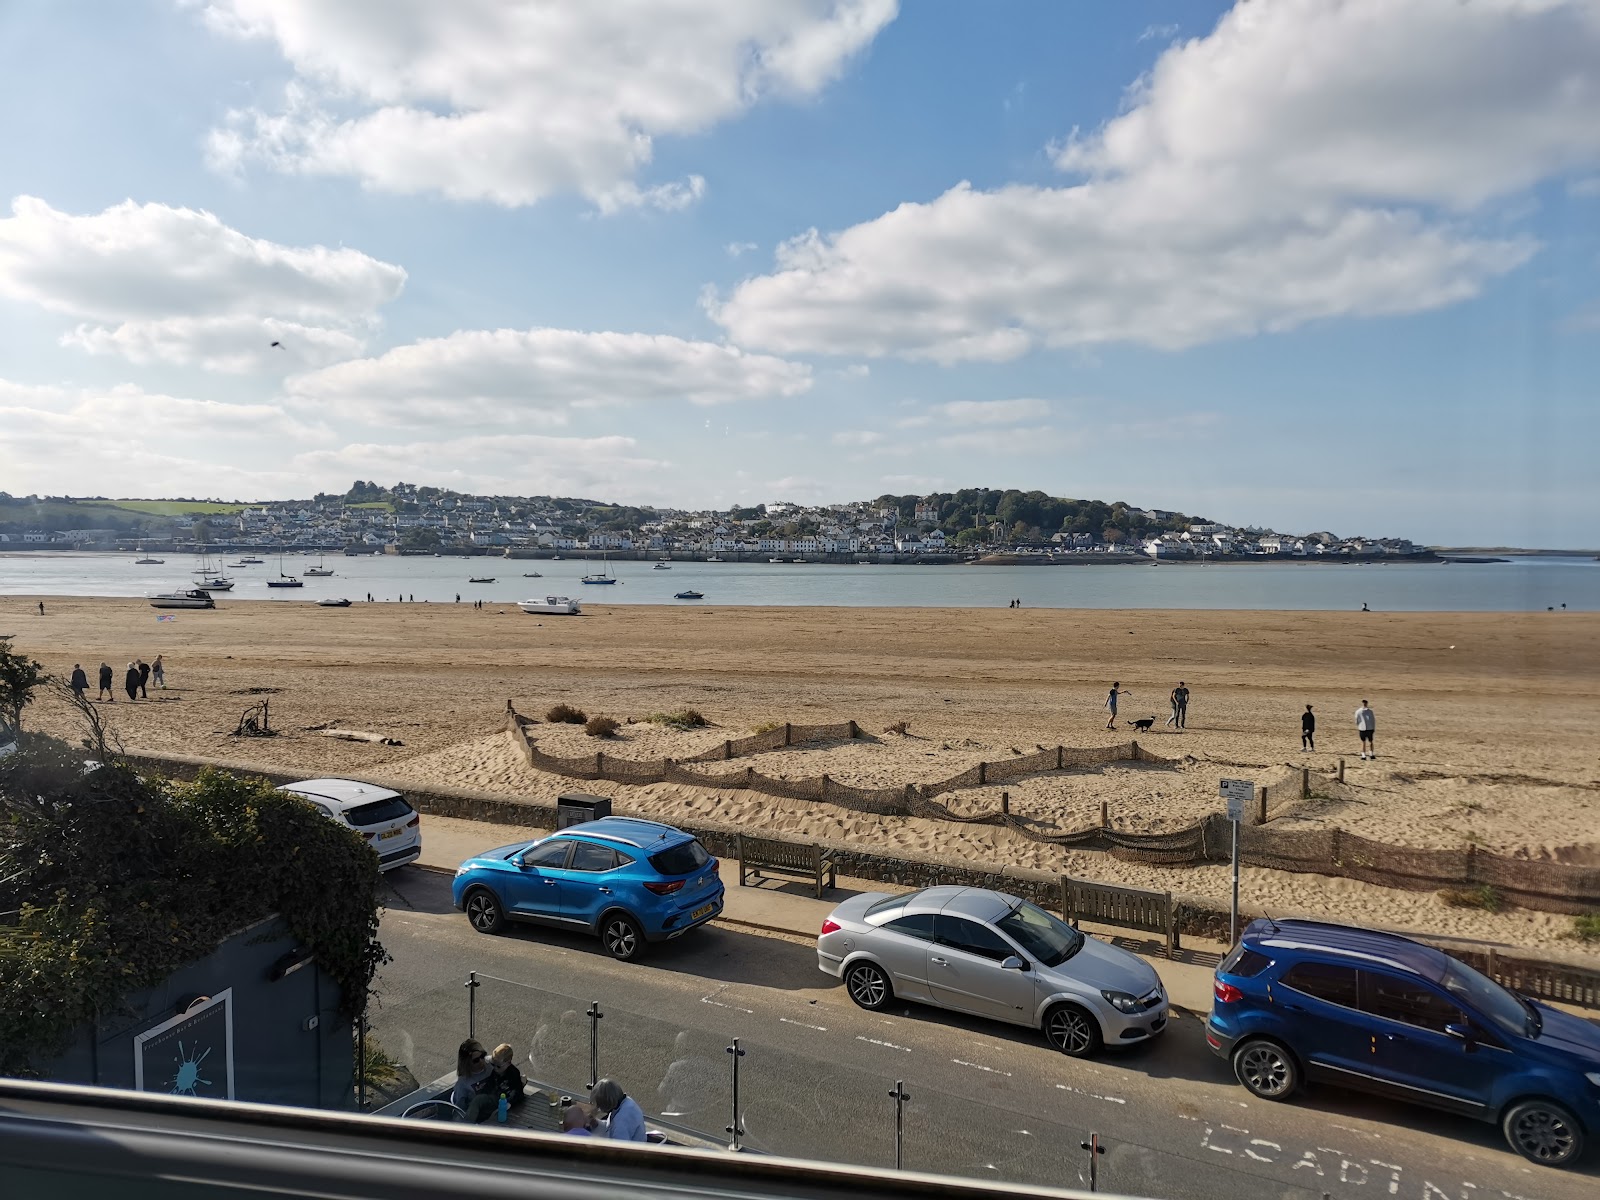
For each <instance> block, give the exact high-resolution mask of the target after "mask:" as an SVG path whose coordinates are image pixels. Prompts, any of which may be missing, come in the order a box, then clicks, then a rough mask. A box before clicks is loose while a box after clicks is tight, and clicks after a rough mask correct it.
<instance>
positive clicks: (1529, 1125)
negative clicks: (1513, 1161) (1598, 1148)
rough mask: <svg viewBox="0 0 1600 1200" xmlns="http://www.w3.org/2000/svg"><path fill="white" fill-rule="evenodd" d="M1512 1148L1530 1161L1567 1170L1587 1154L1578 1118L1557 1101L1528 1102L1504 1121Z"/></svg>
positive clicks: (1525, 1101)
mask: <svg viewBox="0 0 1600 1200" xmlns="http://www.w3.org/2000/svg"><path fill="white" fill-rule="evenodd" d="M1500 1130H1501V1132H1502V1133H1504V1134H1505V1135H1506V1141H1507V1142H1509V1143H1510V1144H1511V1148H1512V1149H1513V1150H1515V1151H1516V1152H1517V1153H1518V1154H1520V1155H1522V1157H1523V1158H1525V1159H1527V1160H1528V1161H1529V1162H1536V1163H1538V1164H1539V1165H1541V1166H1545V1167H1564V1166H1566V1165H1567V1164H1568V1163H1569V1162H1571V1161H1572V1160H1573V1159H1575V1158H1577V1157H1578V1156H1579V1155H1580V1154H1582V1153H1583V1130H1582V1129H1580V1128H1579V1127H1578V1122H1577V1118H1575V1117H1574V1116H1573V1115H1572V1114H1571V1113H1570V1112H1568V1111H1567V1110H1566V1109H1565V1108H1563V1107H1562V1106H1561V1105H1559V1104H1557V1103H1555V1101H1553V1100H1524V1101H1523V1102H1522V1103H1521V1104H1518V1105H1515V1106H1513V1107H1512V1108H1511V1110H1510V1111H1509V1112H1507V1113H1506V1115H1505V1117H1504V1118H1503V1119H1502V1120H1501V1122H1500Z"/></svg>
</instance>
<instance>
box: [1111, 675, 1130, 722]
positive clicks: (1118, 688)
mask: <svg viewBox="0 0 1600 1200" xmlns="http://www.w3.org/2000/svg"><path fill="white" fill-rule="evenodd" d="M1131 695H1133V693H1132V692H1125V691H1123V690H1122V684H1121V683H1113V684H1112V685H1111V692H1110V694H1109V695H1107V696H1106V707H1107V708H1108V709H1110V710H1111V716H1110V717H1108V718H1107V719H1106V728H1107V729H1115V728H1116V727H1117V697H1118V696H1131Z"/></svg>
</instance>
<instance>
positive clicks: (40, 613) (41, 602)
mask: <svg viewBox="0 0 1600 1200" xmlns="http://www.w3.org/2000/svg"><path fill="white" fill-rule="evenodd" d="M39 615H40V616H41V617H42V616H44V601H43V600H41V601H39Z"/></svg>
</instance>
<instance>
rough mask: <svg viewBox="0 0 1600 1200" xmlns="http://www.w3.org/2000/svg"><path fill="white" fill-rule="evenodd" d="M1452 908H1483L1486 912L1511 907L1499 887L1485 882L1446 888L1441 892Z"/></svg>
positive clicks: (1494, 911) (1502, 910)
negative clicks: (1493, 886)
mask: <svg viewBox="0 0 1600 1200" xmlns="http://www.w3.org/2000/svg"><path fill="white" fill-rule="evenodd" d="M1439 899H1441V900H1443V901H1444V902H1445V904H1446V905H1447V906H1449V907H1450V908H1481V909H1482V910H1483V911H1484V912H1491V913H1497V912H1504V911H1505V910H1506V909H1507V908H1509V907H1510V905H1509V904H1507V903H1506V898H1505V897H1504V896H1503V895H1501V894H1500V890H1499V889H1498V888H1492V887H1490V886H1488V885H1487V884H1485V885H1484V886H1483V887H1475V888H1446V889H1445V890H1444V891H1442V892H1440V893H1439Z"/></svg>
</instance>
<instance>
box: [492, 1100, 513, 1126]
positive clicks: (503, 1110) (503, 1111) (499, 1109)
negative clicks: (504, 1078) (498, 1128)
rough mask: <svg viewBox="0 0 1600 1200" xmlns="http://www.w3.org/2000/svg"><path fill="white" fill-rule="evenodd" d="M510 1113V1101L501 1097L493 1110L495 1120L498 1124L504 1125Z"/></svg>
mask: <svg viewBox="0 0 1600 1200" xmlns="http://www.w3.org/2000/svg"><path fill="white" fill-rule="evenodd" d="M510 1112H511V1101H509V1100H507V1099H506V1098H505V1097H504V1096H501V1097H500V1103H499V1105H498V1106H496V1108H495V1119H496V1120H497V1121H499V1122H500V1124H502V1125H504V1124H505V1123H506V1117H507V1116H508V1115H509V1114H510Z"/></svg>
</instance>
